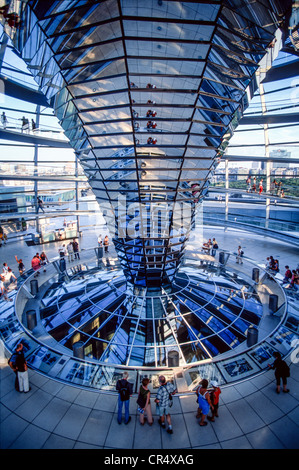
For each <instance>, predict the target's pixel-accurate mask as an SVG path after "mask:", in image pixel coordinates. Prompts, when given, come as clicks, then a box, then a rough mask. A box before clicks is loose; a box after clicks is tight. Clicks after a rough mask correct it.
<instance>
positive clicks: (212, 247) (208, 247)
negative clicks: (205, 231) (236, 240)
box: [202, 238, 219, 256]
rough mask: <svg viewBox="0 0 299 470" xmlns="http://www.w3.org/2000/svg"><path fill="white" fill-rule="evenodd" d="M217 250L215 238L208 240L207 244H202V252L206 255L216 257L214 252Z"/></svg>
mask: <svg viewBox="0 0 299 470" xmlns="http://www.w3.org/2000/svg"><path fill="white" fill-rule="evenodd" d="M218 248H219V246H218V242H217V241H216V238H213V239H212V240H211V238H209V239H208V241H207V242H204V243H203V244H202V251H203V252H204V253H205V254H207V255H211V256H216V250H218Z"/></svg>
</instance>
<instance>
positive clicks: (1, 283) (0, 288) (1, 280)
mask: <svg viewBox="0 0 299 470" xmlns="http://www.w3.org/2000/svg"><path fill="white" fill-rule="evenodd" d="M4 282H5V277H4V276H2V274H0V292H1V298H3V299H4V300H6V301H7V302H12V299H10V298H9V297H7V294H6V293H7V289H6V288H5V285H4Z"/></svg>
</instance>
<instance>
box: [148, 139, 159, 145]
mask: <svg viewBox="0 0 299 470" xmlns="http://www.w3.org/2000/svg"><path fill="white" fill-rule="evenodd" d="M156 143H157V139H156V138H155V137H154V138H153V137H149V138H148V139H147V145H156Z"/></svg>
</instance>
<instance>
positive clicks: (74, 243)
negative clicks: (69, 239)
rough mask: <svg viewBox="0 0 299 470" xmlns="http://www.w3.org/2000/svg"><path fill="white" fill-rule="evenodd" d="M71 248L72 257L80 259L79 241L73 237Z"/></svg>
mask: <svg viewBox="0 0 299 470" xmlns="http://www.w3.org/2000/svg"><path fill="white" fill-rule="evenodd" d="M73 250H74V258H75V259H80V255H79V243H78V242H77V240H76V239H75V238H74V239H73Z"/></svg>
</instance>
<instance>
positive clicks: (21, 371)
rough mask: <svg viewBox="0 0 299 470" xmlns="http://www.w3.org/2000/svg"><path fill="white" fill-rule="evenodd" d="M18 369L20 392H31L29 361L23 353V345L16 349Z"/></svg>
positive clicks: (20, 344)
mask: <svg viewBox="0 0 299 470" xmlns="http://www.w3.org/2000/svg"><path fill="white" fill-rule="evenodd" d="M16 353H17V355H16V369H17V371H18V381H19V391H20V392H25V393H27V392H29V390H30V387H29V375H28V367H27V361H26V359H25V356H24V352H23V343H19V344H18V345H17V349H16Z"/></svg>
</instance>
